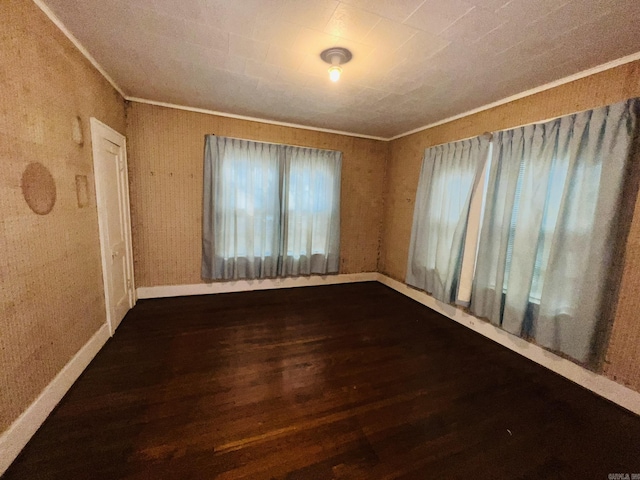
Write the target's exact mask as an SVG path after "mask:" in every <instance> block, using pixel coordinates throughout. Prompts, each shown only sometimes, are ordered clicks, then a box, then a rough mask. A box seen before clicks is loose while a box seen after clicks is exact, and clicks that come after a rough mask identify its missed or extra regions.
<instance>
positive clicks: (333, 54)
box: [320, 47, 353, 82]
mask: <svg viewBox="0 0 640 480" xmlns="http://www.w3.org/2000/svg"><path fill="white" fill-rule="evenodd" d="M320 58H321V59H322V60H324V61H325V62H327V63H329V64H331V66H330V67H329V78H330V79H331V81H332V82H337V81H338V80H340V75H341V74H342V67H340V65H344V64H345V63H347V62H348V61H349V60H351V59H352V58H353V55H352V54H351V52H350V51H349V50H347V49H346V48H343V47H332V48H327V49H326V50H324V51H323V52H322V53H321V54H320Z"/></svg>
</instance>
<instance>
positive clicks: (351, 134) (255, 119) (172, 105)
mask: <svg viewBox="0 0 640 480" xmlns="http://www.w3.org/2000/svg"><path fill="white" fill-rule="evenodd" d="M125 99H126V100H127V101H129V102H137V103H144V104H147V105H155V106H158V107H167V108H174V109H176V110H185V111H187V112H196V113H204V114H207V115H216V116H218V117H227V118H235V119H237V120H248V121H250V122H259V123H266V124H268V125H276V126H279V127H289V128H299V129H302V130H311V131H314V132H323V133H333V134H336V135H345V136H347V137H357V138H365V139H368V140H379V141H383V142H386V141H388V140H389V139H388V138H384V137H376V136H374V135H365V134H363V133H354V132H345V131H342V130H332V129H330V128H320V127H311V126H309V125H300V124H298V123H287V122H279V121H277V120H268V119H266V118H258V117H249V116H246V115H236V114H235V113H227V112H218V111H215V110H207V109H206V108H196V107H188V106H186V105H177V104H175V103H167V102H158V101H156V100H149V99H146V98H139V97H125Z"/></svg>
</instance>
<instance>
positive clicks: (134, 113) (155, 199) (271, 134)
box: [127, 102, 388, 287]
mask: <svg viewBox="0 0 640 480" xmlns="http://www.w3.org/2000/svg"><path fill="white" fill-rule="evenodd" d="M209 133H213V134H216V135H223V136H230V137H239V138H246V139H249V140H258V141H266V142H275V143H286V144H292V145H301V146H307V147H315V148H327V149H333V150H340V151H342V152H343V162H342V197H341V210H342V217H341V222H340V223H341V245H340V255H341V265H340V272H341V273H356V272H373V271H376V270H377V261H378V246H379V240H380V232H381V228H382V202H383V198H382V195H383V185H384V173H385V172H384V170H385V164H386V159H387V152H388V144H387V143H386V142H380V141H377V140H367V139H359V138H353V137H347V136H343V135H336V134H331V133H323V132H315V131H310V130H303V129H297V128H289V127H281V126H275V125H269V124H265V123H258V122H250V121H246V120H236V119H232V118H225V117H218V116H214V115H208V114H202V113H194V112H188V111H184V110H176V109H172V108H165V107H158V106H152V105H146V104H141V103H135V102H132V103H130V104H129V106H128V108H127V136H128V155H129V157H128V158H129V180H130V183H131V192H130V194H131V222H132V232H133V252H134V262H135V275H136V285H137V286H138V287H142V286H154V285H179V284H194V283H201V282H202V279H201V278H200V259H201V245H202V244H201V238H202V162H203V159H202V156H203V149H204V136H205V134H209Z"/></svg>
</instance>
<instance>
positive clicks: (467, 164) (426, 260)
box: [406, 136, 489, 303]
mask: <svg viewBox="0 0 640 480" xmlns="http://www.w3.org/2000/svg"><path fill="white" fill-rule="evenodd" d="M488 150H489V136H481V137H475V138H471V139H468V140H462V141H459V142H453V143H447V144H444V145H438V146H436V147H432V148H428V149H427V150H426V151H425V154H424V158H423V160H422V169H421V171H420V180H419V182H418V190H417V192H416V204H415V207H414V212H413V228H412V230H411V242H410V245H409V259H408V264H407V278H406V282H407V283H408V284H409V285H412V286H414V287H417V288H420V289H422V290H425V291H426V292H428V293H430V294H431V295H433V296H434V297H435V298H437V299H438V300H440V301H442V302H446V303H452V302H454V301H455V294H456V288H457V280H458V275H459V273H460V266H461V261H462V250H463V243H464V237H465V231H466V227H467V218H468V215H469V205H470V202H471V196H472V192H473V190H474V188H475V187H476V186H477V185H478V182H479V180H480V172H481V171H482V169H483V167H484V164H485V162H486V160H487V154H488Z"/></svg>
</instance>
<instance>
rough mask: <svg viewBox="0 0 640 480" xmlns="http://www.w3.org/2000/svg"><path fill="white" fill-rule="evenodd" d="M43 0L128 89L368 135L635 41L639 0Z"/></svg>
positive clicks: (598, 58)
mask: <svg viewBox="0 0 640 480" xmlns="http://www.w3.org/2000/svg"><path fill="white" fill-rule="evenodd" d="M45 2H46V4H47V5H48V6H49V8H50V9H51V10H52V11H53V12H54V13H55V14H56V16H58V18H59V19H60V20H61V21H62V23H64V24H65V26H66V27H67V28H68V30H69V31H70V32H71V33H73V35H74V36H75V37H76V38H77V39H78V40H79V41H80V43H81V44H82V45H83V46H84V47H85V48H86V49H87V50H88V51H89V53H90V54H91V55H92V56H93V57H94V58H95V59H96V60H97V62H98V63H99V64H100V65H101V66H102V67H103V68H104V70H105V71H106V72H107V73H108V74H109V75H110V76H111V77H112V78H113V79H114V80H115V82H116V83H117V84H118V85H119V86H120V87H121V88H122V89H123V90H124V92H125V93H126V95H127V96H130V97H139V98H144V99H148V100H154V101H159V102H168V103H174V104H179V105H184V106H189V107H197V108H203V109H209V110H216V111H220V112H226V113H232V114H236V115H246V116H252V117H258V118H263V119H269V120H277V121H282V122H290V123H297V124H301V125H307V126H312V127H321V128H329V129H334V130H342V131H347V132H353V133H359V134H366V135H373V136H380V137H392V136H394V135H397V134H400V133H403V132H406V131H409V130H412V129H415V128H418V127H421V126H424V125H426V124H429V123H433V122H436V121H439V120H442V119H444V118H447V117H450V116H454V115H457V114H460V113H463V112H465V111H468V110H471V109H474V108H477V107H480V106H482V105H486V104H488V103H491V102H494V101H497V100H500V99H503V98H505V97H508V96H510V95H513V94H516V93H519V92H522V91H524V90H527V89H530V88H533V87H537V86H540V85H543V84H545V83H548V82H551V81H553V80H556V79H559V78H562V77H565V76H568V75H571V74H574V73H576V72H579V71H582V70H585V69H588V68H590V67H594V66H596V65H600V64H602V63H606V62H608V61H611V60H614V59H617V58H620V57H623V56H626V55H629V54H632V53H636V52H638V51H640V31H639V29H638V23H637V22H638V18H640V1H638V0H511V1H507V0H388V1H385V0H344V1H335V0H137V1H125V0H45ZM332 46H344V47H347V48H349V49H350V50H351V51H352V52H353V60H352V61H351V62H350V63H348V64H347V65H345V66H344V73H343V76H342V79H341V80H340V81H339V82H338V83H335V84H334V83H332V82H330V81H329V78H328V74H327V67H328V66H327V65H326V64H325V63H323V62H322V61H321V60H320V57H319V54H320V52H321V51H322V50H324V49H325V48H328V47H332Z"/></svg>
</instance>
